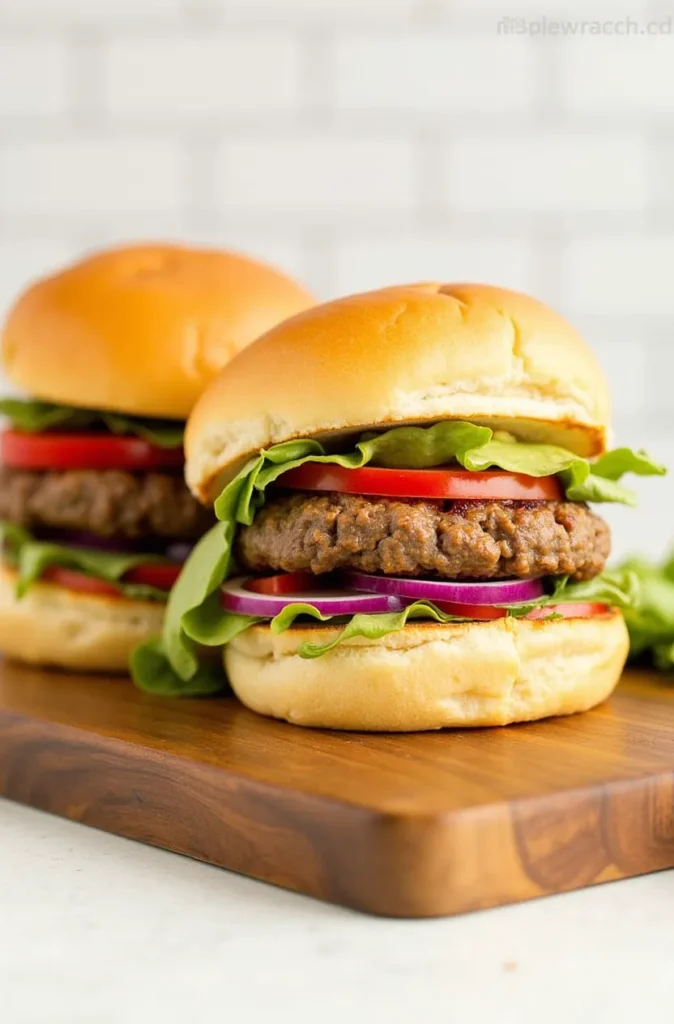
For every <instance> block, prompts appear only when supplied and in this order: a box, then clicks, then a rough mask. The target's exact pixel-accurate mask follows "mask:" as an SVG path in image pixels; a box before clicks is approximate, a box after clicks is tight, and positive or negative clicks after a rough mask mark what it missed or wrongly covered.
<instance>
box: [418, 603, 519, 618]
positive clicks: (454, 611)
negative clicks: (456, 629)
mask: <svg viewBox="0 0 674 1024" xmlns="http://www.w3.org/2000/svg"><path fill="white" fill-rule="evenodd" d="M433 604H435V605H437V606H438V608H439V609H440V611H442V612H447V614H448V615H459V616H460V617H461V618H463V619H504V618H505V617H506V615H507V614H508V613H507V611H506V609H505V608H495V607H494V606H493V605H490V604H459V603H454V602H453V601H434V602H433Z"/></svg>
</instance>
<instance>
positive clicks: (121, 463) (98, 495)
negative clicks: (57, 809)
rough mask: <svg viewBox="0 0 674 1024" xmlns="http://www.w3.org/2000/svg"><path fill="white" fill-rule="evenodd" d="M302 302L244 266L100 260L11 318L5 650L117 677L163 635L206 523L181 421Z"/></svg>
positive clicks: (4, 447) (198, 254) (1, 593)
mask: <svg viewBox="0 0 674 1024" xmlns="http://www.w3.org/2000/svg"><path fill="white" fill-rule="evenodd" d="M311 302H312V299H311V297H310V295H309V294H308V293H307V292H306V291H305V290H304V289H303V288H301V287H300V286H299V285H298V284H296V283H295V282H294V281H292V280H290V279H289V278H288V277H286V276H285V275H283V274H281V273H279V272H278V271H276V270H274V269H273V268H271V267H269V266H267V265H265V264H261V263H258V262H256V261H254V260H251V259H249V258H247V257H245V256H241V255H238V254H233V253H226V252H220V251H215V250H195V249H187V248H180V247H178V246H167V245H152V246H134V247H130V248H123V249H115V250H110V251H106V252H102V253H99V254H98V255H95V256H93V257H91V258H87V259H84V260H82V261H81V262H78V263H75V264H74V265H72V266H69V267H67V268H66V269H65V270H63V271H61V272H60V273H57V274H55V275H54V276H52V277H49V278H46V279H44V280H41V281H38V282H37V283H36V284H34V285H33V286H32V287H30V288H29V289H28V290H27V291H26V292H25V293H24V294H23V295H22V296H21V297H20V299H19V300H18V302H17V303H16V305H15V306H14V308H13V309H12V310H11V312H10V314H9V318H8V320H7V322H6V325H5V328H4V334H3V341H2V358H3V365H4V372H5V375H6V377H7V378H8V379H9V380H11V381H12V382H13V384H15V385H16V386H17V387H18V388H20V389H21V390H23V391H24V392H25V393H26V395H27V396H28V397H26V398H25V399H23V400H18V399H7V400H4V401H2V402H0V412H2V413H3V414H4V415H5V416H6V417H7V418H8V419H9V421H10V425H9V427H8V429H6V430H4V432H3V433H2V434H1V435H0V456H1V461H2V467H1V468H0V520H1V521H2V522H1V524H0V529H1V530H2V538H3V550H2V562H1V565H0V650H2V651H4V652H5V653H6V654H8V655H10V656H13V657H16V658H20V659H22V660H24V661H30V662H34V663H39V664H45V665H54V666H62V667H69V668H76V669H95V670H105V671H122V670H125V669H126V668H127V667H128V658H129V655H130V652H131V650H132V649H133V648H134V646H135V645H136V644H137V643H139V642H140V641H142V640H144V639H146V638H147V637H149V636H152V635H153V634H155V633H156V632H157V631H158V630H160V629H161V624H162V618H163V613H164V607H165V602H166V598H167V596H168V592H169V590H170V588H171V586H172V584H173V583H174V582H175V579H176V577H177V575H178V573H179V571H180V565H181V561H182V560H184V558H185V555H186V553H187V551H188V550H189V549H190V548H191V547H192V546H193V544H194V542H195V541H197V540H198V539H199V538H200V537H201V536H202V535H203V534H204V532H205V531H206V530H208V529H209V528H210V527H211V526H212V523H213V517H212V513H209V512H208V511H207V510H206V509H204V508H203V507H202V506H201V505H199V503H198V502H197V501H196V500H195V499H194V498H193V497H192V495H191V494H190V493H189V491H188V489H187V487H186V486H185V483H184V479H183V471H184V456H183V448H182V437H183V428H184V421H185V419H186V417H187V414H188V413H189V411H190V409H191V408H192V406H193V405H194V402H195V401H196V399H197V397H198V395H199V394H200V393H201V392H202V391H203V389H204V387H205V386H206V385H207V384H208V383H209V381H210V380H211V379H212V378H213V377H214V375H215V374H216V372H217V371H218V370H219V369H220V368H221V367H222V366H224V365H225V363H227V361H228V360H229V359H231V358H232V356H234V355H235V354H236V353H237V352H238V351H239V350H240V349H241V348H243V347H244V346H245V345H247V344H249V343H250V342H251V341H252V340H253V339H254V338H256V337H257V336H258V335H259V334H261V333H263V332H264V331H266V330H268V329H269V328H270V327H272V326H273V325H274V324H276V323H278V322H279V321H280V320H282V319H284V318H285V317H287V316H289V315H291V314H294V313H297V312H298V311H299V310H302V309H305V308H306V307H307V306H309V305H310V304H311Z"/></svg>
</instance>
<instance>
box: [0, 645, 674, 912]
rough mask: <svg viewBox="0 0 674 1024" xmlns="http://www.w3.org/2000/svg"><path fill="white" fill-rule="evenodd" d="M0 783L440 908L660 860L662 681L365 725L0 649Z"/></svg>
mask: <svg viewBox="0 0 674 1024" xmlns="http://www.w3.org/2000/svg"><path fill="white" fill-rule="evenodd" d="M0 793H1V794H2V795H4V796H6V797H9V798H10V799H12V800H17V801H19V802H21V803H24V804H29V805H31V806H32V807H38V808H40V809H42V810H45V811H50V812H52V813H54V814H59V815H62V816H64V817H66V818H71V819H72V820H74V821H79V822H83V823H84V824H86V825H91V826H93V827H95V828H101V829H105V830H107V831H109V832H113V833H116V834H118V835H121V836H126V837H129V838H131V839H136V840H139V841H141V842H144V843H150V844H152V845H154V846H160V847H164V848H165V849H167V850H172V851H174V852H176V853H181V854H185V855H187V856H189V857H195V858H198V859H200V860H203V861H207V862H209V863H211V864H216V865H219V866H221V867H224V868H229V869H231V870H233V871H238V872H241V873H242V874H245V875H250V876H252V877H254V878H259V879H264V880H265V881H267V882H272V883H274V884H276V885H280V886H285V887H286V888H289V889H294V890H297V891H298V892H302V893H308V894H310V895H312V896H316V897H320V898H321V899H325V900H330V901H332V902H334V903H340V904H344V905H346V906H349V907H355V908H358V909H360V910H364V911H369V912H372V913H376V914H383V915H389V916H395V917H432V916H440V915H447V914H456V913H461V912H465V911H469V910H475V909H477V908H481V907H491V906H496V905H499V904H505V903H511V902H514V901H518V900H525V899H530V898H532V897H536V896H542V895H545V894H548V893H557V892H562V891H565V890H571V889H578V888H582V887H583V886H588V885H593V884H595V883H598V882H608V881H612V880H615V879H619V878H627V877H629V876H632V875H638V874H643V873H646V872H649V871H657V870H659V869H662V868H667V867H672V866H674V684H670V685H667V684H666V683H663V682H662V681H661V680H659V679H658V678H657V677H655V676H654V675H650V674H646V673H641V674H636V673H628V674H627V675H626V676H625V678H624V680H623V682H622V684H621V686H620V687H619V689H618V691H617V693H616V694H615V695H614V696H613V697H612V698H611V700H609V701H608V702H607V703H606V704H604V705H603V706H602V707H600V708H597V709H596V710H594V711H591V712H588V713H587V714H585V715H578V716H574V717H572V718H558V719H553V720H550V721H548V722H542V723H537V724H532V725H521V726H511V727H509V728H507V729H480V730H475V731H446V732H438V733H421V734H416V735H408V736H406V735H395V734H388V735H369V734H362V733H359V734H354V733H351V734H349V733H335V732H321V731H318V730H305V729H300V728H297V727H294V726H290V725H286V724H284V723H280V722H274V721H271V720H267V719H264V718H261V717H259V716H257V715H255V714H253V713H252V712H249V711H247V710H246V709H245V708H243V707H241V706H240V705H239V704H238V703H237V702H236V701H235V700H234V699H233V698H223V699H221V700H217V701H196V700H191V701H170V700H158V699H155V698H151V697H147V696H145V695H143V694H141V693H138V692H137V691H136V690H135V689H134V688H133V686H132V685H131V684H130V683H129V682H128V681H126V680H123V679H108V678H100V677H99V678H95V677H83V676H71V675H64V674H60V673H55V672H54V673H48V672H42V671H39V670H33V669H29V668H24V667H20V666H16V665H11V664H9V663H2V662H0Z"/></svg>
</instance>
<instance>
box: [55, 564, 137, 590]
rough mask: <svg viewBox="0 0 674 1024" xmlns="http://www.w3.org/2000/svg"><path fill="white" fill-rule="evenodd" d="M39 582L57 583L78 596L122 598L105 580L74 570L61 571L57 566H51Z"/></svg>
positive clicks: (111, 584) (117, 588)
mask: <svg viewBox="0 0 674 1024" xmlns="http://www.w3.org/2000/svg"><path fill="white" fill-rule="evenodd" d="M40 579H41V580H45V581H46V582H47V583H57V584H58V585H59V586H60V587H65V589H66V590H75V591H77V593H79V594H98V595H99V596H101V597H122V596H123V594H122V592H121V590H120V589H119V587H116V586H115V584H114V583H108V582H107V580H97V579H95V578H94V577H93V576H87V575H86V573H83V572H77V571H76V570H75V569H61V568H59V566H56V565H51V566H50V567H49V568H48V569H45V571H44V572H43V573H42V576H41V577H40Z"/></svg>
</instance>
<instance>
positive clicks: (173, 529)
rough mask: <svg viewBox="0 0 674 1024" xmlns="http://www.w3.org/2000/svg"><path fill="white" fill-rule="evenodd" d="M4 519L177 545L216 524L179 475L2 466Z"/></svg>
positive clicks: (0, 512)
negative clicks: (157, 539) (167, 540)
mask: <svg viewBox="0 0 674 1024" xmlns="http://www.w3.org/2000/svg"><path fill="white" fill-rule="evenodd" d="M0 519H6V520H9V521H10V522H12V523H17V524H18V525H20V526H25V527H26V528H27V529H37V530H39V529H40V528H50V529H61V530H81V531H84V532H87V533H95V534H98V535H99V536H101V537H138V538H144V537H148V538H149V537H167V538H171V539H175V540H197V539H198V538H199V537H201V536H202V534H204V533H205V532H206V531H207V530H208V529H210V527H211V526H212V525H213V515H212V513H211V512H209V511H208V510H207V509H205V508H203V507H202V506H201V505H200V504H199V503H198V502H197V501H196V499H195V498H193V497H192V495H191V494H190V492H189V491H188V489H187V487H186V485H185V484H184V482H183V480H182V478H181V477H180V476H172V475H171V474H170V473H138V474H134V473H126V472H123V471H120V470H100V471H99V470H61V471H56V470H50V471H47V472H33V471H29V470H22V469H9V468H7V467H0Z"/></svg>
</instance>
